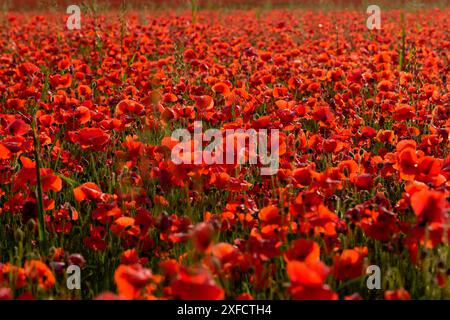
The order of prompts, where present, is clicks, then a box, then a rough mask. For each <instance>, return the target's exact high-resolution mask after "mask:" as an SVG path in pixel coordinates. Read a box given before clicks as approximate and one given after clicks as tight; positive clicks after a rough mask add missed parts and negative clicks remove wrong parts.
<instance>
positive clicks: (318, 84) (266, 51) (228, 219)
mask: <svg viewBox="0 0 450 320" xmlns="http://www.w3.org/2000/svg"><path fill="white" fill-rule="evenodd" d="M449 14H450V11H449V10H448V9H433V10H424V11H420V12H407V13H405V16H404V19H402V18H401V16H402V14H401V12H400V11H395V10H394V11H388V12H384V13H383V28H382V30H372V31H370V30H368V29H367V28H366V26H365V23H364V19H365V16H364V15H362V14H361V13H360V12H326V13H325V12H311V11H301V10H298V11H286V10H270V11H263V12H259V13H258V12H256V11H233V12H232V13H224V12H218V11H201V12H199V17H198V20H197V21H196V23H191V14H190V12H185V13H174V12H173V13H169V12H167V13H165V14H164V15H157V14H151V13H149V14H148V15H143V14H142V13H141V14H138V13H128V14H126V15H120V14H119V15H117V14H116V13H114V12H110V13H100V14H98V15H96V16H95V19H94V17H91V16H89V17H84V20H83V28H82V29H81V30H73V31H68V30H66V29H65V24H64V19H63V18H64V17H65V16H63V15H61V16H55V15H51V14H50V13H48V14H47V13H41V14H38V15H35V14H32V13H7V14H5V15H4V17H3V18H2V19H3V20H2V22H1V23H2V24H3V25H2V28H1V30H2V31H1V34H0V47H1V48H2V52H1V53H0V196H1V197H0V299H13V298H17V299H20V298H23V299H31V298H49V297H55V298H67V297H74V298H97V299H160V298H162V299H178V298H180V299H224V298H231V299H253V298H259V299H290V298H293V299H338V298H340V299H361V298H386V299H408V298H411V297H412V298H422V297H427V298H445V297H447V298H448V297H449V296H448V292H449V291H448V288H449V282H448V269H447V268H448V265H447V262H448V254H449V251H448V248H449V247H448V238H449V236H450V232H449V231H450V229H449V209H450V204H449V201H448V198H449V196H450V182H449V181H450V155H449V150H450V140H449V139H450V93H449V89H450V83H449V82H448V77H449V76H450V69H449V59H450V40H449V33H448V16H449ZM118 16H119V18H118ZM430 17H432V18H430ZM402 30H403V33H404V35H403V36H402ZM194 121H202V122H203V123H204V124H207V125H208V126H210V127H212V128H218V129H220V130H226V129H239V128H241V129H244V130H246V129H249V128H253V129H256V130H258V129H278V130H279V131H280V144H279V148H278V150H276V152H278V155H279V161H280V164H279V169H278V171H277V174H276V175H274V176H261V175H260V167H261V166H260V165H250V164H245V165H239V164H235V165H233V164H212V165H206V164H181V165H176V164H174V163H173V162H172V160H171V157H170V155H171V150H172V148H173V147H174V144H175V143H176V142H175V141H173V139H172V138H171V133H172V132H173V131H174V130H175V129H178V128H186V129H188V130H190V131H192V130H193V123H194ZM238 151H239V150H238ZM247 156H248V155H247ZM39 186H40V188H39ZM39 190H40V192H39ZM40 202H42V207H41V205H40ZM40 215H43V221H42V223H43V224H44V228H45V230H44V234H43V236H45V238H46V242H47V243H48V245H47V246H44V245H43V242H42V241H39V240H38V239H39V235H40V234H39V231H40V230H39V224H40V221H39V217H40ZM69 265H78V266H80V267H81V269H82V280H83V282H82V290H81V291H79V292H71V291H68V290H67V289H66V288H65V279H66V277H67V275H66V273H65V270H66V268H67V267H68V266H69ZM369 265H378V266H379V267H380V268H381V269H382V270H383V280H382V283H383V289H382V290H379V291H376V290H375V291H376V292H375V291H370V290H368V289H367V287H366V282H365V276H366V267H367V266H369ZM58 283H59V285H57V284H58Z"/></svg>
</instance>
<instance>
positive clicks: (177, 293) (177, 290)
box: [171, 267, 224, 300]
mask: <svg viewBox="0 0 450 320" xmlns="http://www.w3.org/2000/svg"><path fill="white" fill-rule="evenodd" d="M171 287H172V295H173V296H174V297H175V298H179V299H181V300H222V299H223V298H224V291H223V289H222V288H221V287H219V286H218V285H217V284H216V283H215V282H214V279H213V278H212V276H211V274H210V273H209V272H208V271H207V270H206V269H203V268H200V267H197V268H189V269H187V268H182V269H181V270H180V273H179V274H178V277H177V278H176V279H175V280H174V281H173V282H172V286H171Z"/></svg>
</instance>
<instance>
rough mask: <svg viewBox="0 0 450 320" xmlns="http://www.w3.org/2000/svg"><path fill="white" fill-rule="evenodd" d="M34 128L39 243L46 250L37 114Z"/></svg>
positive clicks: (34, 119)
mask: <svg viewBox="0 0 450 320" xmlns="http://www.w3.org/2000/svg"><path fill="white" fill-rule="evenodd" d="M32 129H33V141H34V157H35V160H36V180H37V185H36V200H37V207H38V224H39V225H38V227H39V243H40V246H41V249H44V250H46V249H47V239H46V236H45V223H44V200H43V199H44V197H43V192H42V180H41V161H40V157H39V150H40V145H39V139H38V137H37V133H36V115H35V116H34V117H33V122H32Z"/></svg>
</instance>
